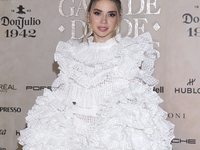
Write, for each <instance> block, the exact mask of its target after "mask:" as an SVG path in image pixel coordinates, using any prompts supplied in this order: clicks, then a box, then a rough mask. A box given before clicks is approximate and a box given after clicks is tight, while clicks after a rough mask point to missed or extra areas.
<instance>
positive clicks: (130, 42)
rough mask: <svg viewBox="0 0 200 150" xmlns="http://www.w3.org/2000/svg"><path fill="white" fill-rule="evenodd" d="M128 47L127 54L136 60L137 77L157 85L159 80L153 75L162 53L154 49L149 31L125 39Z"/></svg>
mask: <svg viewBox="0 0 200 150" xmlns="http://www.w3.org/2000/svg"><path fill="white" fill-rule="evenodd" d="M122 44H123V45H124V47H126V49H127V56H128V57H129V58H130V59H131V60H132V61H134V62H136V64H137V67H138V68H141V69H139V72H138V74H137V77H138V78H140V79H142V80H143V81H144V82H145V83H147V84H148V85H150V86H155V85H156V84H157V83H158V80H157V79H155V78H154V77H152V76H151V75H152V73H153V71H154V61H155V60H156V59H158V58H159V57H160V53H159V52H158V51H157V50H155V49H153V40H152V37H151V35H150V33H149V32H146V33H144V34H142V35H139V36H138V37H136V38H128V37H127V39H126V40H123V43H122Z"/></svg>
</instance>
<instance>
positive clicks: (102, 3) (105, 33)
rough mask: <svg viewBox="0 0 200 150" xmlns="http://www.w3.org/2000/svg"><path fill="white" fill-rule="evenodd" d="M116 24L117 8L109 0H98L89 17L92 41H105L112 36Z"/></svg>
mask: <svg viewBox="0 0 200 150" xmlns="http://www.w3.org/2000/svg"><path fill="white" fill-rule="evenodd" d="M116 25H117V8H116V6H115V3H114V2H113V1H111V0H99V1H98V2H97V3H96V5H95V7H94V11H93V14H92V16H91V19H90V26H91V28H92V29H93V33H94V42H105V41H107V40H108V39H110V38H112V37H113V31H114V29H115V28H116Z"/></svg>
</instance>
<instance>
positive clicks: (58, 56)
mask: <svg viewBox="0 0 200 150" xmlns="http://www.w3.org/2000/svg"><path fill="white" fill-rule="evenodd" d="M75 45H76V41H74V40H69V41H67V42H63V41H59V43H58V45H57V47H56V52H55V53H54V60H55V61H56V62H57V63H58V65H59V68H58V69H59V70H60V73H59V74H58V77H57V78H56V79H55V80H54V82H53V83H52V89H53V90H55V89H57V88H60V87H63V86H64V85H65V83H67V81H68V76H67V74H68V68H69V63H70V61H71V59H72V50H73V47H74V46H75Z"/></svg>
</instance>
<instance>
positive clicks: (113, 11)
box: [94, 9, 117, 13]
mask: <svg viewBox="0 0 200 150" xmlns="http://www.w3.org/2000/svg"><path fill="white" fill-rule="evenodd" d="M94 10H96V11H99V12H103V11H102V10H100V9H94ZM108 13H117V12H116V11H109V12H108Z"/></svg>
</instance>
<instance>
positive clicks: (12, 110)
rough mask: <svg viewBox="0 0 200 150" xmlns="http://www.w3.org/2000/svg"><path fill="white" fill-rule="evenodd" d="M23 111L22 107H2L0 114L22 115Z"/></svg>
mask: <svg viewBox="0 0 200 150" xmlns="http://www.w3.org/2000/svg"><path fill="white" fill-rule="evenodd" d="M21 111H22V109H21V108H20V107H0V112H9V113H20V112H21Z"/></svg>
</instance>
